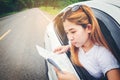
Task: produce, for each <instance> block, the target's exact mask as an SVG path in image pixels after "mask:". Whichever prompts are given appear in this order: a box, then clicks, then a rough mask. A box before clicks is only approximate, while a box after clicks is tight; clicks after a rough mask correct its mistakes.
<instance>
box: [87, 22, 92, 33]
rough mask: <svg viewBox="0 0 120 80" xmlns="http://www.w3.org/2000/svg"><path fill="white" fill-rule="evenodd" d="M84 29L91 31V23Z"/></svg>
mask: <svg viewBox="0 0 120 80" xmlns="http://www.w3.org/2000/svg"><path fill="white" fill-rule="evenodd" d="M86 31H87V32H88V33H91V31H92V25H91V24H87V27H86Z"/></svg>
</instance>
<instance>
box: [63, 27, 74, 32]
mask: <svg viewBox="0 0 120 80" xmlns="http://www.w3.org/2000/svg"><path fill="white" fill-rule="evenodd" d="M71 30H75V29H74V28H70V29H68V30H65V32H67V31H71Z"/></svg>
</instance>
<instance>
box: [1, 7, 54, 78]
mask: <svg viewBox="0 0 120 80" xmlns="http://www.w3.org/2000/svg"><path fill="white" fill-rule="evenodd" d="M51 19H52V17H51V16H49V15H48V14H46V13H43V12H42V11H40V10H39V9H38V8H34V9H29V10H25V11H22V12H19V13H17V14H14V15H11V16H7V17H4V18H1V19H0V80H47V75H46V72H47V69H46V66H45V61H44V59H43V58H42V57H41V56H40V55H39V54H38V52H37V50H36V48H35V45H36V44H37V45H39V46H41V47H44V33H45V29H46V26H47V25H48V23H49V22H50V20H51Z"/></svg>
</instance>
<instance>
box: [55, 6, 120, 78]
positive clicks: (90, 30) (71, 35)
mask: <svg viewBox="0 0 120 80" xmlns="http://www.w3.org/2000/svg"><path fill="white" fill-rule="evenodd" d="M54 23H55V26H56V27H63V28H64V31H65V33H66V35H67V38H68V40H69V42H70V45H67V46H61V47H58V48H56V49H55V50H54V52H55V53H63V52H66V51H67V50H70V52H71V60H72V62H73V63H74V64H75V65H77V66H80V67H84V68H85V69H86V70H87V71H88V73H89V74H90V75H92V76H93V77H94V78H96V80H98V79H100V78H101V77H102V76H103V75H104V76H107V79H108V80H120V70H119V64H118V62H117V60H116V58H115V57H114V56H113V54H112V53H111V51H110V48H109V47H108V45H107V43H106V41H105V39H104V37H103V35H102V33H101V30H100V27H99V24H98V22H97V20H96V18H95V16H94V14H93V12H92V10H91V9H90V8H89V7H88V6H86V5H75V6H73V7H71V8H69V9H67V10H66V11H64V12H63V13H61V14H60V15H58V16H57V17H56V19H55V20H54ZM55 71H56V74H57V76H58V79H59V80H78V79H77V77H76V76H75V75H74V74H71V73H68V72H63V73H61V72H60V71H58V70H57V69H56V68H55Z"/></svg>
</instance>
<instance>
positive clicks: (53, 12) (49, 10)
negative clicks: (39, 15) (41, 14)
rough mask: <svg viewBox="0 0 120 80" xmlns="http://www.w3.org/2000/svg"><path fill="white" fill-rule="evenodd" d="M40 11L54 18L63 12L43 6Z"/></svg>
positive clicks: (59, 9)
mask: <svg viewBox="0 0 120 80" xmlns="http://www.w3.org/2000/svg"><path fill="white" fill-rule="evenodd" d="M40 9H41V10H43V11H45V12H47V13H49V14H50V15H53V16H55V15H56V14H58V13H59V12H60V11H61V10H62V8H55V9H54V8H53V7H43V6H42V7H40Z"/></svg>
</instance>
